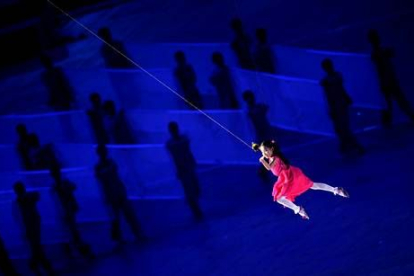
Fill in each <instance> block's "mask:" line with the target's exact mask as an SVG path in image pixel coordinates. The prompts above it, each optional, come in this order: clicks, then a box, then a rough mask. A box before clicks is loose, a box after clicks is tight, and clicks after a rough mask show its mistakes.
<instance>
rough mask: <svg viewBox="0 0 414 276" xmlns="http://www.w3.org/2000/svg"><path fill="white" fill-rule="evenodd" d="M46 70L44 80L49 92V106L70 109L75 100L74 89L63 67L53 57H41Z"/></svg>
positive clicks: (56, 108)
mask: <svg viewBox="0 0 414 276" xmlns="http://www.w3.org/2000/svg"><path fill="white" fill-rule="evenodd" d="M41 61H42V64H43V66H44V68H45V71H43V73H42V76H41V78H42V82H43V84H44V85H45V87H46V88H47V90H48V92H49V102H48V104H49V106H50V107H52V108H53V109H55V110H57V111H61V110H69V109H70V108H71V105H72V103H73V102H74V94H73V89H72V87H71V85H70V83H69V80H68V78H67V77H66V75H65V73H64V72H63V70H62V68H61V67H59V66H55V65H54V64H53V62H52V60H51V58H49V57H47V56H42V57H41Z"/></svg>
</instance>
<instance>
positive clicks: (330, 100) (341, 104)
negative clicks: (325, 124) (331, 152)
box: [320, 59, 364, 154]
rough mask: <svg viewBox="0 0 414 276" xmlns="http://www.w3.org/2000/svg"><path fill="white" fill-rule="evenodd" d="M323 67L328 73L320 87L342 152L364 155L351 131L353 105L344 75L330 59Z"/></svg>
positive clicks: (326, 60) (324, 62) (324, 61)
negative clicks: (350, 114)
mask: <svg viewBox="0 0 414 276" xmlns="http://www.w3.org/2000/svg"><path fill="white" fill-rule="evenodd" d="M321 65H322V69H323V70H324V71H325V72H326V76H325V77H324V78H323V79H322V80H321V82H320V85H321V86H322V88H323V91H324V94H325V98H326V101H327V104H328V108H329V115H330V117H331V119H332V122H333V126H334V130H335V133H336V135H337V137H338V139H339V143H340V151H341V152H342V153H348V152H351V151H354V150H356V151H357V152H358V153H360V154H362V153H364V149H363V148H362V146H361V145H360V144H359V143H358V141H357V139H356V137H355V136H354V134H353V133H352V131H351V127H350V123H349V107H350V106H351V105H352V99H351V97H350V96H349V95H348V93H347V92H346V90H345V88H344V85H343V79H342V75H341V73H339V72H337V71H335V68H334V65H333V63H332V61H331V60H330V59H324V60H323V61H322V64H321Z"/></svg>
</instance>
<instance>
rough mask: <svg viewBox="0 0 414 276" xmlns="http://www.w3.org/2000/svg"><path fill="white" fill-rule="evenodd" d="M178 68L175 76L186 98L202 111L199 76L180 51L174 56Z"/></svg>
mask: <svg viewBox="0 0 414 276" xmlns="http://www.w3.org/2000/svg"><path fill="white" fill-rule="evenodd" d="M174 57H175V61H176V62H177V67H176V68H175V70H174V76H175V79H176V80H177V82H178V84H179V86H180V89H181V91H182V92H183V95H184V97H185V98H186V99H187V100H188V101H190V102H191V103H192V104H194V105H195V106H196V107H198V108H200V109H202V108H203V104H202V100H201V95H200V92H199V91H198V88H197V75H196V73H195V72H194V69H193V66H191V64H189V63H187V60H186V57H185V54H184V52H182V51H178V52H176V53H175V55H174Z"/></svg>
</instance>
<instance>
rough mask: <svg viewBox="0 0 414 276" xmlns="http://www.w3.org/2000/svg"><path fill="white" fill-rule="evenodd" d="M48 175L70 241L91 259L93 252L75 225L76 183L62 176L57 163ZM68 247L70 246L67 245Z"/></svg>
mask: <svg viewBox="0 0 414 276" xmlns="http://www.w3.org/2000/svg"><path fill="white" fill-rule="evenodd" d="M50 176H51V177H52V179H53V181H54V183H53V184H52V191H53V192H54V193H55V194H56V197H57V199H58V202H59V204H60V206H59V207H60V208H59V209H60V210H61V215H62V222H63V225H64V226H65V228H67V229H68V230H69V233H70V235H71V242H72V244H73V245H74V246H75V248H76V249H77V250H78V251H79V253H80V254H82V256H84V257H86V258H88V259H91V258H93V257H94V256H93V253H92V251H91V248H90V246H89V245H88V244H87V243H85V242H84V241H83V239H82V237H81V234H80V232H79V230H78V228H77V225H76V216H77V214H78V212H79V205H78V202H77V200H76V198H75V195H74V193H75V190H76V185H75V184H74V183H72V182H71V181H69V180H68V179H65V178H63V177H62V173H61V169H60V166H59V165H58V164H55V165H53V166H52V167H51V168H50ZM68 248H70V246H68Z"/></svg>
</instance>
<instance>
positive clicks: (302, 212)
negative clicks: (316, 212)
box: [297, 207, 309, 219]
mask: <svg viewBox="0 0 414 276" xmlns="http://www.w3.org/2000/svg"><path fill="white" fill-rule="evenodd" d="M297 214H298V215H299V216H301V217H302V218H303V219H309V216H308V214H307V213H306V211H305V209H303V207H299V212H298V213H297Z"/></svg>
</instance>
